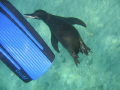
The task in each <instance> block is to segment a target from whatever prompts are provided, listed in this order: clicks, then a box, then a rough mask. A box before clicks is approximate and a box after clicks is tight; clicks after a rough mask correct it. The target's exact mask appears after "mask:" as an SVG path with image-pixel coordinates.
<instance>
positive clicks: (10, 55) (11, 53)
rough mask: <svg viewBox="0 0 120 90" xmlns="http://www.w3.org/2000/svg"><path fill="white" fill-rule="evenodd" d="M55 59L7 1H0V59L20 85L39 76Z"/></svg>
mask: <svg viewBox="0 0 120 90" xmlns="http://www.w3.org/2000/svg"><path fill="white" fill-rule="evenodd" d="M54 58H55V56H54V54H53V52H52V51H51V50H50V48H49V47H48V46H47V44H46V43H45V42H44V41H43V39H42V38H41V37H40V36H39V35H38V33H37V32H36V31H35V30H34V29H33V27H32V26H31V25H30V24H29V23H28V22H27V21H26V19H25V18H24V17H23V16H22V15H21V14H20V13H19V11H18V10H17V9H16V8H15V7H14V6H13V5H12V4H11V3H10V2H8V1H7V0H1V1H0V59H1V60H2V61H3V62H4V63H5V64H6V65H7V66H8V67H9V68H10V69H11V70H12V71H13V72H14V73H15V74H16V75H17V76H18V77H19V78H20V79H22V80H23V81H24V82H29V81H31V80H35V79H37V78H38V77H40V76H41V75H42V74H43V73H44V72H46V71H47V69H48V68H49V67H50V66H51V64H52V62H53V60H54Z"/></svg>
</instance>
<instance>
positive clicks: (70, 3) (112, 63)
mask: <svg viewBox="0 0 120 90" xmlns="http://www.w3.org/2000/svg"><path fill="white" fill-rule="evenodd" d="M9 1H10V2H11V3H12V4H13V5H14V6H15V7H16V8H17V9H18V10H19V11H20V12H21V13H22V14H25V13H32V12H34V11H35V10H37V9H43V10H45V11H47V12H49V13H51V14H54V15H58V16H63V17H76V18H79V19H81V20H83V21H84V22H85V23H86V25H87V28H84V27H82V26H79V25H75V27H76V29H77V30H78V31H79V33H80V35H81V37H82V39H83V41H84V42H85V43H86V45H87V46H89V47H90V48H91V49H92V51H93V53H89V56H85V55H84V54H81V53H79V61H80V62H81V63H80V64H79V65H78V67H76V65H75V64H74V61H73V58H72V57H71V56H70V55H69V53H68V52H67V50H65V49H64V47H63V46H62V45H61V44H60V43H59V50H60V53H57V52H55V50H54V49H53V47H52V45H51V41H50V38H51V34H50V30H49V28H48V26H47V25H46V24H45V23H44V22H42V21H40V20H34V19H27V20H28V22H30V24H31V25H32V26H33V27H34V28H35V30H36V31H37V32H38V33H39V35H41V37H42V38H43V39H44V41H45V42H46V43H47V45H48V46H49V47H50V48H51V50H52V51H53V52H54V54H55V60H54V62H53V65H52V66H51V67H50V69H49V70H48V71H47V72H45V73H44V74H43V75H42V76H41V77H40V78H38V79H37V80H34V81H31V82H29V83H24V82H22V81H21V80H20V79H19V78H18V77H17V76H16V75H15V74H14V73H13V72H12V71H10V69H9V68H8V67H6V66H5V65H4V64H3V63H2V62H1V61H0V90H120V40H119V39H120V1H119V0H66V1H65V0H9Z"/></svg>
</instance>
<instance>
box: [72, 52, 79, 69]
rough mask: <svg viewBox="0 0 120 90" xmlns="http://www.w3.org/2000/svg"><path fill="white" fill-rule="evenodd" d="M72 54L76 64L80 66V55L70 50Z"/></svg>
mask: <svg viewBox="0 0 120 90" xmlns="http://www.w3.org/2000/svg"><path fill="white" fill-rule="evenodd" d="M70 55H71V56H72V57H73V59H74V62H75V64H76V66H77V67H78V65H77V64H80V62H79V61H78V58H79V56H78V55H77V54H75V53H74V52H70Z"/></svg>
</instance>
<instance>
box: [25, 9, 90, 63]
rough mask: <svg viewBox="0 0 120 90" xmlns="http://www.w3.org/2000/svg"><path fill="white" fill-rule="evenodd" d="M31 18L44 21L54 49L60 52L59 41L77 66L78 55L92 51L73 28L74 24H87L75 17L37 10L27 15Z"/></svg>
mask: <svg viewBox="0 0 120 90" xmlns="http://www.w3.org/2000/svg"><path fill="white" fill-rule="evenodd" d="M25 15H27V17H29V18H35V19H41V20H43V21H44V22H45V23H46V24H47V25H48V27H49V28H50V31H51V43H52V46H53V48H54V49H55V50H56V51H57V52H59V49H58V41H59V42H60V43H61V44H62V45H63V47H64V48H66V49H67V50H68V52H69V53H70V55H71V56H72V57H73V58H74V61H75V64H76V65H77V64H79V61H78V53H79V52H81V53H85V54H86V55H88V52H90V51H91V49H90V48H89V47H87V46H86V45H85V43H84V42H83V40H82V39H81V37H80V34H79V33H78V31H77V30H76V28H75V27H74V26H73V25H74V24H79V25H82V26H84V27H86V24H85V23H84V22H83V21H82V20H79V19H77V18H73V17H69V18H66V17H60V16H55V15H51V14H49V13H47V12H45V11H43V10H36V11H35V12H34V13H32V14H25Z"/></svg>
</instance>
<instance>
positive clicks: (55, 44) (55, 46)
mask: <svg viewBox="0 0 120 90" xmlns="http://www.w3.org/2000/svg"><path fill="white" fill-rule="evenodd" d="M51 43H52V46H53V48H54V49H55V51H57V52H58V53H60V51H59V49H58V40H57V38H56V37H55V35H54V34H52V33H51Z"/></svg>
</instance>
